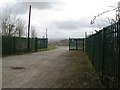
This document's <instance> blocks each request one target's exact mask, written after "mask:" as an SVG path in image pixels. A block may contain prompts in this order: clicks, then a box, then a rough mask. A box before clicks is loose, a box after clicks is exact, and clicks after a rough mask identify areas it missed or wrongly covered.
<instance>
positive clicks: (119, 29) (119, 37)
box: [117, 19, 120, 88]
mask: <svg viewBox="0 0 120 90" xmlns="http://www.w3.org/2000/svg"><path fill="white" fill-rule="evenodd" d="M117 31H118V48H119V53H118V55H119V57H118V58H119V61H118V63H119V64H118V88H120V19H119V21H118V30H117Z"/></svg>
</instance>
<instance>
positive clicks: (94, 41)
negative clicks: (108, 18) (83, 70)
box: [85, 21, 120, 88]
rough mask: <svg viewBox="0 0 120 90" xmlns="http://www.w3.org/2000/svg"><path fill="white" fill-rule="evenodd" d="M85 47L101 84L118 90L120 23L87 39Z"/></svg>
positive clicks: (119, 85)
mask: <svg viewBox="0 0 120 90" xmlns="http://www.w3.org/2000/svg"><path fill="white" fill-rule="evenodd" d="M85 46H86V47H85V51H86V53H87V54H88V56H89V59H90V60H91V62H92V65H93V67H94V68H95V70H96V71H97V72H98V73H99V75H100V76H101V79H102V83H103V84H104V85H106V86H107V87H115V88H116V87H117V88H120V21H119V22H117V23H115V24H113V25H110V26H108V27H105V28H103V30H101V31H99V32H98V33H96V34H93V35H91V36H89V37H87V38H86V45H85Z"/></svg>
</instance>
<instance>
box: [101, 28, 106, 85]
mask: <svg viewBox="0 0 120 90" xmlns="http://www.w3.org/2000/svg"><path fill="white" fill-rule="evenodd" d="M105 35H106V29H105V28H103V35H102V36H103V38H102V42H103V45H102V47H103V51H102V70H101V71H102V83H104V61H105V50H104V48H105V41H106V38H105Z"/></svg>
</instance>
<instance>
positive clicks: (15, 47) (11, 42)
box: [2, 36, 48, 56]
mask: <svg viewBox="0 0 120 90" xmlns="http://www.w3.org/2000/svg"><path fill="white" fill-rule="evenodd" d="M27 41H28V39H27V38H24V37H12V36H2V55H3V56H4V55H10V54H16V53H21V52H28V48H27V44H28V42H27ZM47 47H48V39H47V38H30V51H37V50H38V49H39V50H40V49H44V48H46V49H47Z"/></svg>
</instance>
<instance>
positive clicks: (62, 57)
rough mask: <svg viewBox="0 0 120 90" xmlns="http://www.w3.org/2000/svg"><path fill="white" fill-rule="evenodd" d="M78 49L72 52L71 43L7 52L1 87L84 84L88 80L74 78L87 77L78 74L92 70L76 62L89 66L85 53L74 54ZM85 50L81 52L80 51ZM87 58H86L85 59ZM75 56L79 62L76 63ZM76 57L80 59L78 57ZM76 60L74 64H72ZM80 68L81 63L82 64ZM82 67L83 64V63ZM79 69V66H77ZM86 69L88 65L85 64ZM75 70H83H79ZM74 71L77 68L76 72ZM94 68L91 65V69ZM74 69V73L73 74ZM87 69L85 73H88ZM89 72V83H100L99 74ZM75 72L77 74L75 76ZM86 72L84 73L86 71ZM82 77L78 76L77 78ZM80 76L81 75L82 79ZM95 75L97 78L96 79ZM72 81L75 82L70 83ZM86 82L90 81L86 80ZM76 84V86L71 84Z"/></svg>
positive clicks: (50, 86)
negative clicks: (47, 48)
mask: <svg viewBox="0 0 120 90" xmlns="http://www.w3.org/2000/svg"><path fill="white" fill-rule="evenodd" d="M74 53H75V52H69V50H68V47H58V49H55V50H51V51H44V52H35V53H29V54H24V55H16V56H8V57H4V58H3V59H2V60H3V61H2V76H3V77H2V87H3V88H64V87H83V86H84V87H85V85H83V84H86V83H83V82H76V81H75V80H77V81H78V80H79V81H80V80H84V79H83V78H82V76H78V75H79V74H82V73H83V72H85V73H86V75H88V74H91V73H89V72H88V70H85V71H84V69H82V70H81V71H80V70H79V68H76V67H75V66H76V65H78V64H79V65H80V64H81V65H85V64H86V66H87V67H89V64H90V63H89V62H86V61H85V62H82V63H79V62H78V61H80V59H79V58H82V59H81V60H88V59H87V58H86V56H82V57H79V56H78V57H77V58H76V59H75V58H74V56H75V55H74ZM81 54H82V53H81ZM83 58H84V59H83ZM74 60H75V62H76V63H73V61H74ZM76 60H77V61H76ZM80 62H81V61H80ZM72 63H73V64H72ZM80 68H81V66H80ZM82 68H83V67H82ZM77 69H78V70H77ZM85 69H87V68H85ZM76 70H77V71H78V72H80V73H79V74H78V73H76ZM74 71H75V72H74ZM91 71H93V73H95V72H94V70H93V69H92V67H90V72H91ZM73 73H74V74H73ZM85 73H84V74H85ZM93 73H92V74H91V77H89V76H90V75H88V76H87V78H90V79H91V80H92V82H94V83H97V85H96V84H92V85H95V86H91V82H88V83H87V84H90V85H89V86H88V85H87V86H86V87H97V86H99V87H100V83H98V82H99V79H98V78H97V79H96V77H97V76H96V74H93ZM73 75H77V76H76V77H75V78H73V79H72V78H71V76H72V77H73ZM84 76H85V75H84ZM78 78H79V79H78ZM80 78H81V79H80ZM92 78H95V80H93V79H92ZM71 82H72V83H71ZM85 82H87V81H85ZM72 85H73V86H72Z"/></svg>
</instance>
